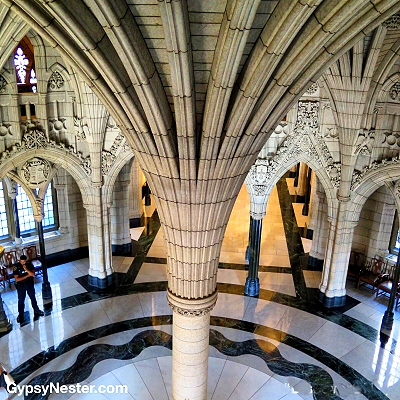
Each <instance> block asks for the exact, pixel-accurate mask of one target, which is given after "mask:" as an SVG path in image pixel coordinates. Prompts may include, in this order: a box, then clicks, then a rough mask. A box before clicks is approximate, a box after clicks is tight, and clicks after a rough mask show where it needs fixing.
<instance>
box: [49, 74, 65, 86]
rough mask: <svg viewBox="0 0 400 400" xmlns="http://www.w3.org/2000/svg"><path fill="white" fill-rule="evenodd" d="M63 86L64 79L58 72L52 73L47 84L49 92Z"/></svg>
mask: <svg viewBox="0 0 400 400" xmlns="http://www.w3.org/2000/svg"><path fill="white" fill-rule="evenodd" d="M63 85H64V78H63V77H62V75H61V74H60V73H59V72H58V71H54V72H53V73H52V74H51V76H50V78H49V80H48V82H47V86H48V88H49V90H57V89H61V88H62V87H63Z"/></svg>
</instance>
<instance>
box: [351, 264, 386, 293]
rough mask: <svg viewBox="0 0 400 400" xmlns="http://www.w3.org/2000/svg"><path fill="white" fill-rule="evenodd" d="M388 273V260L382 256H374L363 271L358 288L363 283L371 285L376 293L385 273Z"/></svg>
mask: <svg viewBox="0 0 400 400" xmlns="http://www.w3.org/2000/svg"><path fill="white" fill-rule="evenodd" d="M387 273H388V265H387V260H385V259H384V258H382V257H374V258H373V259H372V260H371V261H370V262H367V263H366V265H365V267H364V269H363V271H362V272H361V274H360V275H359V277H358V281H357V289H358V288H359V287H360V286H361V285H369V286H371V287H372V291H373V292H374V293H375V290H376V288H377V287H378V285H379V284H380V283H381V282H382V278H383V276H384V274H387Z"/></svg>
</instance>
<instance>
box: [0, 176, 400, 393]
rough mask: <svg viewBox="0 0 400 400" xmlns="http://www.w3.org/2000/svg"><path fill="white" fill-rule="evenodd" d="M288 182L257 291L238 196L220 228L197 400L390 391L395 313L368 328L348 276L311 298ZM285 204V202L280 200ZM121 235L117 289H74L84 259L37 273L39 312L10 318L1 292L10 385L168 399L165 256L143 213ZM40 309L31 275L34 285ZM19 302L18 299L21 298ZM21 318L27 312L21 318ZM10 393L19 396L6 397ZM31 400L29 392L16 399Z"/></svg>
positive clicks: (268, 229)
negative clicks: (109, 388)
mask: <svg viewBox="0 0 400 400" xmlns="http://www.w3.org/2000/svg"><path fill="white" fill-rule="evenodd" d="M292 185H293V182H292V180H291V179H283V180H281V182H280V183H279V185H277V188H275V190H274V192H273V194H272V195H271V198H270V201H269V203H268V209H267V216H266V217H265V218H264V221H263V230H262V243H261V255H260V272H259V278H260V287H261V290H260V295H259V296H258V298H251V297H246V296H243V285H244V282H245V279H246V276H247V271H246V261H245V258H244V254H245V250H246V246H247V240H248V223H249V208H248V204H249V200H248V196H247V193H246V190H245V189H243V190H242V191H241V192H240V195H239V197H238V200H237V202H236V205H235V208H234V210H233V213H232V217H231V220H230V222H229V225H228V227H227V231H226V235H225V240H224V243H223V247H222V252H221V258H220V269H219V272H218V282H219V283H218V291H219V295H218V302H217V305H216V307H215V308H214V310H213V311H212V314H211V331H210V358H209V381H208V399H210V400H223V399H226V400H228V399H230V400H233V399H237V400H247V399H252V400H261V399H262V400H264V399H272V400H274V399H285V400H295V399H305V400H311V399H320V400H322V399H324V400H325V399H348V400H352V399H357V400H358V399H360V400H361V399H392V400H399V399H400V382H399V379H400V364H399V361H400V349H399V345H398V340H399V336H400V321H399V320H400V312H398V311H396V312H395V318H396V319H395V323H394V326H393V329H392V331H385V332H380V324H381V320H382V316H383V313H384V311H385V310H386V307H387V299H386V298H378V299H376V298H375V296H374V295H373V294H372V291H371V290H370V289H368V288H366V287H362V288H361V289H359V290H356V289H355V285H354V282H351V281H349V282H348V285H347V286H348V296H349V297H348V301H347V304H346V306H345V307H343V308H341V309H335V310H330V311H327V310H324V309H323V308H322V307H321V306H320V305H319V304H318V303H317V302H315V301H314V299H315V294H316V290H317V288H318V284H319V281H320V277H321V272H319V271H311V270H305V269H302V268H301V266H302V259H303V258H302V257H303V256H304V252H307V251H308V249H309V248H310V245H311V241H310V240H308V239H305V238H303V237H301V235H300V233H301V232H302V231H304V229H302V228H303V227H304V226H307V225H308V220H307V218H304V217H303V216H301V211H299V210H300V208H301V205H299V204H298V203H293V204H292V201H293V200H294V199H295V197H294V196H293V187H292ZM285 202H286V203H285ZM146 212H147V219H146V222H147V223H146V226H145V227H141V228H135V229H133V230H132V231H131V235H132V239H133V240H135V243H136V242H137V246H136V248H138V249H139V250H138V251H137V253H136V254H135V256H132V257H122V256H115V257H113V264H114V267H115V271H116V272H117V278H118V279H117V287H116V289H115V290H114V291H113V292H110V293H92V292H88V291H87V290H86V288H87V285H86V284H85V276H86V274H87V271H88V264H89V261H88V259H83V260H78V261H74V262H71V263H68V264H63V265H59V266H56V267H52V268H50V269H49V280H50V282H51V287H52V293H53V302H52V305H51V307H50V306H49V305H43V307H44V308H45V310H46V312H45V317H41V318H39V319H37V320H33V319H32V318H30V316H32V314H33V311H32V309H31V308H30V306H29V311H26V317H27V320H28V322H27V323H25V324H24V325H22V326H20V325H19V324H17V322H16V320H15V319H16V316H17V296H16V292H15V290H14V289H13V288H11V289H7V290H5V291H3V293H2V298H3V301H4V304H5V309H6V312H7V314H8V316H9V318H10V320H11V322H12V323H13V329H12V330H11V331H10V332H9V333H7V334H4V335H2V336H1V337H0V356H1V360H0V361H1V363H2V364H3V365H4V366H5V367H6V369H7V370H8V371H11V373H12V374H13V376H14V378H15V379H16V381H17V383H18V384H19V386H20V387H21V386H22V385H23V384H28V383H29V384H44V385H45V384H49V383H50V382H52V383H56V382H59V383H60V384H66V385H71V384H76V383H78V382H80V383H81V384H84V383H88V384H92V385H95V387H99V386H100V385H118V384H124V385H127V387H128V393H124V394H115V393H112V394H111V393H106V394H99V393H97V394H70V393H67V394H52V395H50V397H49V398H50V399H72V400H81V399H85V400H86V399H96V400H97V399H100V400H101V399H122V400H129V399H137V400H147V399H154V400H164V399H165V400H168V399H171V336H170V335H171V333H172V332H171V322H172V320H171V314H172V313H171V309H170V307H169V306H168V303H167V300H166V292H165V289H166V253H165V248H164V245H163V238H162V230H161V229H160V228H159V222H158V219H157V214H156V212H154V210H153V209H151V208H149V209H147V210H146ZM36 288H37V290H36V291H37V297H38V301H39V303H40V304H41V305H42V304H43V301H42V298H41V282H40V281H38V282H37V283H36ZM27 304H28V302H27ZM26 310H28V306H26ZM29 314H30V315H29ZM11 398H19V397H17V396H16V395H13V396H11ZM25 398H28V399H39V398H40V399H42V398H47V397H42V396H41V395H39V394H30V395H28V396H25Z"/></svg>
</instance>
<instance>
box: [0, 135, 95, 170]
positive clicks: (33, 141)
mask: <svg viewBox="0 0 400 400" xmlns="http://www.w3.org/2000/svg"><path fill="white" fill-rule="evenodd" d="M44 148H49V149H58V150H62V151H64V152H65V153H66V154H69V155H71V156H73V157H76V158H77V159H78V160H79V163H80V164H81V166H82V167H83V169H84V170H85V172H86V174H87V175H90V174H91V172H92V170H91V162H90V157H86V158H84V157H83V156H82V154H81V153H79V152H75V149H74V148H73V147H72V146H65V145H64V144H63V143H60V144H58V143H56V142H54V141H52V140H47V138H46V135H45V133H44V132H42V131H40V130H35V129H33V130H28V131H27V132H26V133H25V135H24V136H23V138H22V141H21V143H20V144H19V143H16V144H15V145H13V146H12V147H11V148H10V149H7V150H5V151H3V153H1V154H0V165H1V164H2V163H3V162H5V161H7V160H8V159H10V158H11V157H13V156H14V155H16V154H19V153H21V152H24V151H26V150H32V149H44Z"/></svg>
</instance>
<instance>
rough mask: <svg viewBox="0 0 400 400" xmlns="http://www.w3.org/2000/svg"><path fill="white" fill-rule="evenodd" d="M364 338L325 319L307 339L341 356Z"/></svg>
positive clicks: (336, 355)
mask: <svg viewBox="0 0 400 400" xmlns="http://www.w3.org/2000/svg"><path fill="white" fill-rule="evenodd" d="M337 338H340V340H337ZM366 340H367V339H364V338H363V337H361V336H359V335H357V334H356V333H353V332H351V331H349V330H348V329H346V328H343V327H341V326H339V325H336V324H335V323H333V322H330V321H327V322H326V323H325V324H324V325H322V327H321V328H320V329H319V330H318V331H317V332H316V333H315V334H314V335H313V336H311V338H310V339H309V340H308V341H309V342H310V343H312V344H314V345H315V346H318V347H320V348H321V349H323V350H326V351H327V352H329V353H330V354H332V355H334V356H335V357H338V358H341V357H343V356H344V355H345V354H347V353H348V352H350V351H351V350H353V349H355V348H356V347H357V346H359V345H360V344H361V343H363V342H365V341H366Z"/></svg>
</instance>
